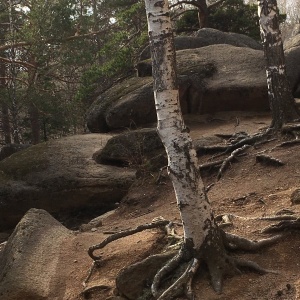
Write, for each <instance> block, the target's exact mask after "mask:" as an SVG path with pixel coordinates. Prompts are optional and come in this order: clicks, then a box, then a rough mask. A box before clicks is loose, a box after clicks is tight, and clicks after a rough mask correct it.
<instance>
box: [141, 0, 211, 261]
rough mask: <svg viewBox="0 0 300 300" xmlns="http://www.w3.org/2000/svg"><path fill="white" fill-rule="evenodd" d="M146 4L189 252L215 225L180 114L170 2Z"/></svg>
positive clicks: (161, 117) (161, 127) (163, 130)
mask: <svg viewBox="0 0 300 300" xmlns="http://www.w3.org/2000/svg"><path fill="white" fill-rule="evenodd" d="M145 3H146V13H147V18H148V28H149V39H150V47H151V48H150V49H151V53H152V64H153V77H154V98H155V106H156V111H157V120H158V123H157V130H158V133H159V136H160V138H161V140H162V142H163V144H164V146H165V149H166V152H167V155H168V171H169V175H170V177H171V180H172V182H173V186H174V190H175V194H176V198H177V204H178V208H179V210H180V214H181V218H182V222H183V228H184V242H185V245H186V247H187V250H188V251H191V252H192V253H196V252H197V251H199V250H200V248H201V246H202V245H203V242H204V241H205V240H206V239H207V237H208V236H209V235H210V233H211V232H212V229H215V228H216V227H215V226H216V225H215V224H214V220H213V214H212V211H211V205H210V203H209V202H208V199H207V197H206V193H205V190H204V185H203V182H202V179H201V177H200V174H199V171H198V170H199V167H198V162H197V157H196V152H195V150H194V149H193V146H192V140H191V138H190V136H189V133H188V130H187V128H186V126H185V125H184V121H183V118H182V114H181V109H180V104H179V93H178V88H177V83H176V59H175V50H174V43H173V33H172V28H171V22H170V17H169V12H168V11H169V10H168V1H167V0H145ZM192 255H194V254H192Z"/></svg>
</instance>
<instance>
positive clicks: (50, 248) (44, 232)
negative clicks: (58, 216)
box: [0, 209, 73, 300]
mask: <svg viewBox="0 0 300 300" xmlns="http://www.w3.org/2000/svg"><path fill="white" fill-rule="evenodd" d="M72 237H73V235H72V234H71V232H70V231H69V230H68V229H67V228H65V227H64V226H62V225H61V224H60V223H59V222H58V221H56V220H55V219H54V218H53V217H52V216H50V215H49V214H48V213H47V212H46V211H44V210H38V209H31V210H29V211H28V212H27V213H26V215H25V216H24V217H23V219H22V220H21V221H20V223H19V224H18V225H17V227H16V228H15V230H14V232H13V233H12V235H11V236H10V238H9V240H8V242H7V244H6V246H5V248H4V250H3V252H2V253H1V254H0V299H1V300H20V299H22V300H40V299H59V298H60V299H62V298H63V295H58V290H61V291H63V290H64V289H63V285H64V282H65V280H64V275H65V274H61V273H60V274H56V270H57V265H58V263H59V254H60V252H61V247H62V245H63V243H64V241H65V240H66V239H71V238H72ZM53 294H54V295H55V296H58V298H55V297H54V295H53Z"/></svg>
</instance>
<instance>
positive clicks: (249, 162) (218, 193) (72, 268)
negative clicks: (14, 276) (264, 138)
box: [57, 112, 300, 300]
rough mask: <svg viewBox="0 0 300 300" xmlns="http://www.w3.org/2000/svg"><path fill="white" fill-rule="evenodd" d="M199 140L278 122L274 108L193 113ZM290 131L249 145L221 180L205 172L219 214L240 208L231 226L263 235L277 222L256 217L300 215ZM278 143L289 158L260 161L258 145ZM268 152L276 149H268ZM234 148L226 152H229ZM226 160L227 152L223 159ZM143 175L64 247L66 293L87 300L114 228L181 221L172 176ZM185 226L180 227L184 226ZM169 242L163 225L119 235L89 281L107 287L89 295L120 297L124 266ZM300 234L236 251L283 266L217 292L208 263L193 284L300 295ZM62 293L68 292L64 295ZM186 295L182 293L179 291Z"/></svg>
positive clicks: (203, 289)
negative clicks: (294, 200) (97, 258)
mask: <svg viewBox="0 0 300 300" xmlns="http://www.w3.org/2000/svg"><path fill="white" fill-rule="evenodd" d="M187 123H188V126H189V127H190V129H191V135H192V137H193V138H194V139H197V138H200V137H202V136H211V135H214V134H234V133H237V132H241V131H245V132H247V133H250V134H253V133H255V132H257V131H258V130H259V129H261V128H263V127H267V126H268V124H269V123H270V116H269V115H268V114H254V113H245V112H244V113H238V112H226V114H224V113H223V114H222V113H219V114H216V115H210V116H202V117H201V119H200V118H199V117H190V118H189V119H188V120H187ZM282 139H284V138H282V137H280V138H278V139H275V140H272V141H270V142H268V143H266V144H261V145H260V146H258V147H256V148H254V147H251V148H250V149H249V150H248V151H246V152H245V153H246V154H245V155H244V156H241V157H239V159H238V161H236V162H234V163H232V164H231V165H230V166H229V168H228V169H227V170H226V171H225V172H224V174H223V176H222V177H221V179H220V180H219V181H216V174H217V170H211V172H205V173H204V174H203V175H204V182H205V184H206V185H207V186H208V185H210V184H212V183H214V185H213V186H212V187H211V189H210V191H209V193H208V195H209V198H210V200H211V203H212V206H213V209H214V212H215V215H220V214H232V215H235V216H239V217H235V218H233V219H232V225H230V226H227V227H226V228H225V230H226V231H228V232H230V233H236V234H239V235H241V236H244V237H247V238H251V239H254V240H258V239H261V238H265V237H268V236H269V235H266V234H262V233H261V230H262V229H263V228H264V227H266V226H267V225H270V224H272V222H270V221H265V220H257V219H255V218H258V217H263V216H269V215H274V214H276V213H277V212H279V211H282V210H283V209H288V210H290V211H293V212H295V213H297V214H299V215H300V206H299V205H292V204H291V200H290V195H291V193H292V192H293V191H294V190H295V189H296V188H299V177H300V152H299V147H300V144H296V145H293V146H289V147H277V145H279V144H280V143H282V142H283V140H282ZM268 149H272V151H271V152H270V154H271V155H272V156H274V157H276V158H277V159H280V160H281V161H282V162H284V165H283V166H280V167H275V166H264V165H262V164H260V163H258V162H256V160H255V156H256V154H257V153H258V152H261V151H264V150H268ZM266 153H268V152H266ZM227 156H228V154H227V155H225V156H222V157H223V158H225V157H227ZM211 157H212V154H210V155H208V154H205V155H203V156H201V157H200V158H199V159H200V163H204V162H207V161H208V160H209V158H211ZM218 159H219V158H218ZM152 175H153V177H152V176H149V178H146V179H140V180H139V181H138V182H136V183H135V184H134V185H133V186H132V188H131V190H130V192H129V194H128V195H127V196H126V197H125V199H123V202H122V203H121V205H120V207H119V208H118V209H116V210H115V212H114V213H112V214H110V215H109V216H107V217H106V218H104V219H103V221H102V223H103V226H101V227H98V228H97V229H93V231H90V232H84V233H81V232H78V234H77V235H76V236H75V237H74V238H73V240H71V241H68V242H66V243H65V245H64V247H62V248H61V257H60V264H59V266H58V268H59V269H58V270H57V273H58V274H60V273H64V274H66V272H67V273H68V281H67V282H66V283H65V285H64V290H63V291H60V295H62V294H63V295H64V297H63V299H69V300H75V299H83V297H82V296H80V292H81V291H82V290H83V286H82V282H83V281H84V279H85V278H86V275H87V273H88V270H89V267H90V266H91V263H92V261H91V259H90V258H89V257H88V255H87V251H86V250H87V249H88V247H89V246H91V245H93V244H97V243H99V242H101V241H102V240H103V239H105V238H107V237H108V236H109V235H108V234H109V233H112V232H117V231H120V230H124V229H128V228H134V227H136V226H138V225H140V224H145V223H148V222H151V220H152V219H153V218H156V217H159V216H162V217H164V218H165V219H168V220H172V221H177V222H179V221H180V218H179V214H178V210H177V207H176V202H175V197H174V193H173V190H172V185H171V183H170V181H169V180H168V179H167V178H165V179H164V180H163V182H161V184H160V185H156V184H155V178H156V176H157V174H152ZM179 232H180V229H179ZM165 246H166V239H164V235H163V233H162V232H160V231H159V230H155V229H154V230H148V231H144V232H142V233H138V234H136V235H132V236H129V237H126V238H123V239H120V240H118V241H115V242H112V243H110V244H109V245H107V246H106V247H105V248H103V249H101V250H99V251H97V254H101V255H102V263H101V266H100V267H99V268H97V269H96V270H95V271H94V272H93V274H92V276H91V278H90V280H89V282H88V286H93V285H100V286H101V287H102V289H100V290H97V291H95V292H94V293H91V295H90V297H89V299H101V300H102V299H103V300H106V299H107V300H108V299H111V300H114V299H115V300H117V299H123V298H118V297H116V296H115V294H116V291H115V278H116V276H117V274H118V272H119V270H120V269H122V268H123V267H125V266H128V265H129V264H132V263H134V262H137V261H140V260H141V259H143V258H146V257H147V256H148V255H150V254H154V253H158V252H160V251H161V250H162V248H164V247H165ZM299 250H300V235H299V233H297V232H291V233H290V234H289V235H287V236H286V237H285V238H283V240H281V241H280V242H278V243H277V244H275V245H273V246H271V247H268V248H266V249H263V250H260V251H258V252H253V253H245V252H236V253H233V255H236V256H239V257H242V258H247V259H251V260H253V261H256V262H257V263H259V264H260V265H261V266H262V267H264V268H267V269H272V270H274V271H276V273H268V274H266V275H259V274H255V273H251V272H247V271H246V272H245V273H243V274H241V275H237V276H234V277H232V278H227V279H226V280H225V282H224V289H223V293H222V294H221V295H217V294H215V293H214V292H213V290H212V288H211V285H210V282H209V278H208V276H207V273H206V272H205V269H204V268H202V269H200V271H199V272H198V275H197V276H196V278H195V279H194V283H193V288H194V290H195V293H196V299H205V300H217V299H223V300H229V299H230V300H232V299H239V300H248V299H264V300H267V299H268V300H273V299H274V300H275V299H276V300H277V299H278V300H283V299H300V275H299V274H300V261H299ZM61 299H62V298H61ZM179 299H182V298H178V300H179Z"/></svg>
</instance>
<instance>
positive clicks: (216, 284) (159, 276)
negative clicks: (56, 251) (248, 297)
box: [82, 215, 300, 300]
mask: <svg viewBox="0 0 300 300" xmlns="http://www.w3.org/2000/svg"><path fill="white" fill-rule="evenodd" d="M223 216H224V215H223ZM226 216H227V217H228V220H232V218H234V217H238V216H235V215H226ZM290 217H293V218H295V217H294V216H292V215H278V216H272V218H290ZM217 218H220V216H218V217H216V219H217ZM241 218H242V217H241ZM269 218H271V217H266V218H264V219H267V220H268V219H269ZM243 219H248V218H243ZM250 219H252V218H250ZM253 219H262V218H253ZM285 220H286V219H285ZM284 222H288V223H284ZM284 222H281V223H279V224H280V226H276V229H273V228H275V227H274V226H275V225H272V226H273V227H272V229H269V230H267V231H264V232H274V231H280V230H284V229H285V228H289V229H290V228H291V227H293V228H297V229H299V228H300V219H297V218H296V219H292V220H290V219H289V221H284ZM290 222H294V223H290ZM279 224H278V225H279ZM291 224H296V225H291ZM157 227H165V229H166V233H167V234H168V235H171V236H174V237H175V238H177V239H182V238H181V237H180V236H178V235H177V234H176V232H175V231H174V227H173V224H172V223H171V222H169V221H167V220H164V219H162V218H160V219H154V220H153V221H152V223H149V224H145V225H140V226H138V227H136V228H134V229H128V230H126V231H121V232H118V233H116V234H113V235H111V236H110V237H108V238H107V239H105V240H104V241H102V242H101V243H99V244H97V245H94V246H91V247H90V248H89V250H88V254H89V256H90V257H91V258H93V260H94V262H93V264H92V267H91V269H90V270H89V273H88V276H87V278H86V280H85V281H84V286H86V284H87V282H88V281H89V279H90V277H91V274H92V272H93V270H94V269H95V268H97V267H99V266H100V258H101V257H100V256H95V255H94V254H93V252H94V251H95V250H98V249H101V248H103V247H105V246H106V245H107V244H109V243H111V242H112V241H115V240H117V239H120V238H122V237H126V236H129V235H132V234H135V233H137V232H141V231H143V230H146V229H151V228H157ZM219 230H220V233H221V235H220V237H221V244H222V243H223V245H224V249H227V250H228V251H236V250H242V251H257V250H259V249H261V248H264V247H267V246H270V245H273V244H274V243H276V242H277V241H279V240H280V239H281V238H282V237H283V234H280V235H276V236H273V237H271V238H266V239H262V240H259V241H252V240H249V239H246V238H243V237H240V236H237V235H234V234H231V233H225V232H224V231H223V230H221V229H219ZM201 253H202V250H200V253H199V254H196V255H195V254H191V253H190V252H187V251H186V246H185V245H184V244H182V245H181V248H180V250H179V252H178V254H177V255H175V256H174V257H173V258H171V259H170V260H169V261H168V262H167V263H166V264H165V265H164V266H163V267H162V268H161V269H160V270H158V271H157V273H156V275H155V276H154V279H153V282H152V286H151V292H152V294H153V296H154V298H155V299H157V300H172V299H175V298H176V297H177V296H179V295H180V294H185V296H186V298H187V299H189V300H193V299H195V298H194V294H193V291H192V280H193V277H194V275H195V274H196V272H197V270H198V268H199V265H200V261H203V262H204V263H205V262H207V261H206V259H207V257H206V256H207V254H206V255H204V256H203V255H202V254H201ZM217 253H219V254H221V255H219V256H220V257H218V258H217V259H214V258H213V259H212V260H211V261H210V262H207V264H208V269H209V273H210V275H211V282H212V286H213V288H214V289H215V290H216V292H218V293H220V292H221V290H222V284H223V278H224V276H225V275H228V274H230V275H233V274H240V273H241V272H242V269H249V270H252V271H255V272H258V273H260V274H265V273H270V272H274V271H272V270H268V269H265V268H262V267H261V266H259V265H258V264H257V263H255V262H253V261H248V260H244V259H241V258H237V257H232V256H229V255H228V254H227V253H226V251H225V250H224V251H223V250H221V252H216V254H217ZM212 255H214V253H213V254H212ZM220 266H222V267H220ZM182 267H184V271H182ZM180 269H181V272H180V273H181V275H178V276H179V277H178V278H177V279H176V280H175V282H173V283H171V284H170V286H169V287H167V288H162V287H161V286H162V282H164V281H165V278H167V277H168V275H169V274H175V273H176V274H178V270H180ZM176 270H177V272H176ZM103 288H104V287H103V286H99V287H98V286H93V287H90V288H86V289H85V290H84V291H83V292H82V295H87V294H88V293H89V292H92V291H93V290H96V289H103Z"/></svg>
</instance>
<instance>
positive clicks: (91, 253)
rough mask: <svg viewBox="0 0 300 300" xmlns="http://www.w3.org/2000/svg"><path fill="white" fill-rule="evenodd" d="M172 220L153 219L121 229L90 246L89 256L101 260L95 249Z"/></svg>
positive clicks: (164, 224)
mask: <svg viewBox="0 0 300 300" xmlns="http://www.w3.org/2000/svg"><path fill="white" fill-rule="evenodd" d="M169 223H170V221H167V220H164V219H163V220H160V219H159V220H157V221H156V220H153V222H152V223H149V224H144V225H140V226H138V227H136V228H134V229H128V230H124V231H121V232H118V233H115V234H113V235H111V236H109V237H108V238H106V239H105V240H104V241H102V242H101V243H99V244H97V245H93V246H91V247H90V248H89V250H88V254H89V256H90V257H91V258H92V259H93V260H99V259H101V256H95V255H94V251H96V250H99V249H102V248H103V247H105V246H106V245H107V244H109V243H111V242H113V241H116V240H118V239H120V238H123V237H125V236H129V235H132V234H135V233H138V232H141V231H144V230H146V229H152V228H157V227H162V226H166V225H167V224H169Z"/></svg>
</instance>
